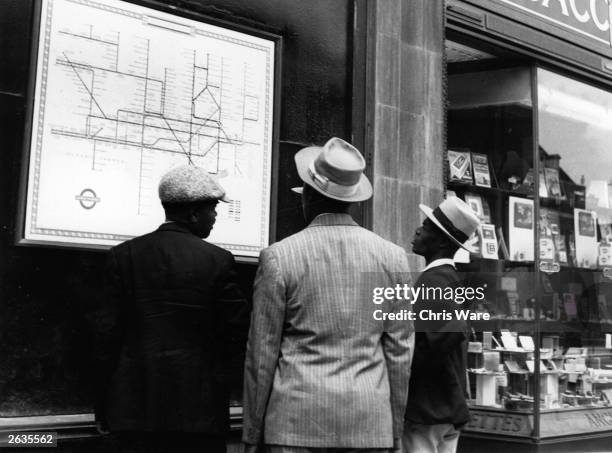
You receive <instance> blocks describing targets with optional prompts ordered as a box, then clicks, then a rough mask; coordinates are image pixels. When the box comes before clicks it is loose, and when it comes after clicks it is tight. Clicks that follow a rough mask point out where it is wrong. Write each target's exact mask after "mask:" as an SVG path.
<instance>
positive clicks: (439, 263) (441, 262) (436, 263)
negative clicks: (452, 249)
mask: <svg viewBox="0 0 612 453" xmlns="http://www.w3.org/2000/svg"><path fill="white" fill-rule="evenodd" d="M444 265H448V266H453V267H455V262H454V261H453V260H452V259H451V258H438V259H437V260H433V261H432V262H431V263H429V264H428V265H427V266H425V269H423V272H425V271H428V270H429V269H431V268H432V267H438V266H444Z"/></svg>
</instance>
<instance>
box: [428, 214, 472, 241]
mask: <svg viewBox="0 0 612 453" xmlns="http://www.w3.org/2000/svg"><path fill="white" fill-rule="evenodd" d="M432 214H433V216H434V217H435V218H436V220H438V222H440V225H442V226H443V227H444V228H445V229H446V231H448V232H449V233H450V235H451V236H452V237H453V238H454V239H455V240H456V241H457V242H459V243H461V244H463V243H464V242H465V241H467V240H468V235H467V234H465V233H464V232H463V231H461V230H460V229H458V228H457V227H455V225H453V222H452V221H451V220H450V219H449V218H448V217H446V214H444V212H442V210H441V209H440V207H437V208H436V209H434V210H433V212H432Z"/></svg>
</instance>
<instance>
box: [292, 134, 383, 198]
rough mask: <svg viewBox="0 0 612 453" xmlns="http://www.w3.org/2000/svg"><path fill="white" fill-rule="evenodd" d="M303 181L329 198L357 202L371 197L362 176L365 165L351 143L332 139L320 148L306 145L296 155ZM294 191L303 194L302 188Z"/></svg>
mask: <svg viewBox="0 0 612 453" xmlns="http://www.w3.org/2000/svg"><path fill="white" fill-rule="evenodd" d="M295 165H296V167H297V171H298V174H299V175H300V178H302V181H304V182H305V183H306V184H308V185H309V186H311V187H312V188H313V189H315V190H316V191H317V192H319V193H321V194H323V195H325V196H326V197H328V198H332V199H334V200H340V201H349V202H357V201H364V200H367V199H368V198H370V197H371V196H372V185H371V184H370V181H368V178H367V177H366V175H364V174H363V171H364V170H365V167H366V163H365V159H364V158H363V156H362V155H361V153H360V152H359V151H358V150H357V148H355V147H354V146H353V145H351V144H350V143H347V142H345V141H344V140H342V139H340V138H337V137H333V138H331V139H329V140H328V141H327V143H325V145H323V146H322V147H321V146H309V147H308V148H304V149H302V150H300V151H299V152H298V153H297V154H296V155H295ZM292 190H293V191H294V192H297V193H302V188H301V187H294V188H293V189H292Z"/></svg>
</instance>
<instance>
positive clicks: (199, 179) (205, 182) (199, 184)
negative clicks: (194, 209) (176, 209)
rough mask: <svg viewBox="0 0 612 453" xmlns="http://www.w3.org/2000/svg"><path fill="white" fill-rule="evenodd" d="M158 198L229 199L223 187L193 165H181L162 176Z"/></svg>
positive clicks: (169, 200) (165, 200) (183, 200)
mask: <svg viewBox="0 0 612 453" xmlns="http://www.w3.org/2000/svg"><path fill="white" fill-rule="evenodd" d="M159 199H160V200H161V202H162V203H195V202H198V201H212V200H221V201H225V202H227V201H229V200H228V199H227V197H226V196H225V190H224V189H223V187H221V186H220V185H219V183H218V182H217V181H216V180H215V179H214V178H213V177H212V176H211V175H209V174H208V172H207V171H206V170H204V169H203V168H201V167H196V166H195V165H182V166H180V167H176V168H173V169H172V170H170V171H169V172H168V173H166V174H165V175H164V176H162V178H161V180H160V182H159Z"/></svg>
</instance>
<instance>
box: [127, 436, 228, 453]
mask: <svg viewBox="0 0 612 453" xmlns="http://www.w3.org/2000/svg"><path fill="white" fill-rule="evenodd" d="M116 437H117V444H118V445H117V446H118V448H117V452H120V453H192V452H193V453H204V452H206V453H226V450H225V438H224V437H223V436H212V435H210V434H202V433H182V432H141V431H128V432H120V433H117V435H116Z"/></svg>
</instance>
